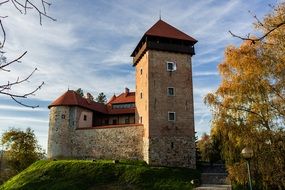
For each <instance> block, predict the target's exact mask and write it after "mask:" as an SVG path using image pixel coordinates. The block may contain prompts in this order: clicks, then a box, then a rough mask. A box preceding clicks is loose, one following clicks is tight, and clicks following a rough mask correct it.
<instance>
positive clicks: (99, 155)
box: [70, 125, 143, 160]
mask: <svg viewBox="0 0 285 190" xmlns="http://www.w3.org/2000/svg"><path fill="white" fill-rule="evenodd" d="M142 139H143V126H142V125H138V126H135V125H133V126H129V125H126V126H120V127H113V128H111V127H103V128H97V129H94V128H93V129H80V130H75V131H74V134H73V135H72V136H71V139H70V141H71V147H72V151H71V155H72V157H79V158H94V159H133V160H142V159H143V155H142V147H143V145H142V143H143V140H142Z"/></svg>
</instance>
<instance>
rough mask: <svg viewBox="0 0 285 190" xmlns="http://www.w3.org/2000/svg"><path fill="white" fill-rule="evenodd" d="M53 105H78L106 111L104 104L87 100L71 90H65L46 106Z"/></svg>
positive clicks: (102, 111)
mask: <svg viewBox="0 0 285 190" xmlns="http://www.w3.org/2000/svg"><path fill="white" fill-rule="evenodd" d="M53 106H80V107H84V108H87V109H90V110H94V111H98V112H101V113H107V108H106V106H105V105H104V104H102V103H98V102H94V101H88V100H87V99H86V98H83V97H81V96H80V95H79V94H77V93H76V92H75V91H73V90H68V91H67V92H65V93H64V94H63V95H62V96H60V97H59V98H57V99H56V100H55V101H53V102H52V103H51V104H50V105H49V106H48V108H51V107H53Z"/></svg>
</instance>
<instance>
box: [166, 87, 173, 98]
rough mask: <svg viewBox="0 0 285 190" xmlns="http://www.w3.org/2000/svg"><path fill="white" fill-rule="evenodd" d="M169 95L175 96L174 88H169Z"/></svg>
mask: <svg viewBox="0 0 285 190" xmlns="http://www.w3.org/2000/svg"><path fill="white" fill-rule="evenodd" d="M167 95H168V96H174V88H173V87H168V88H167Z"/></svg>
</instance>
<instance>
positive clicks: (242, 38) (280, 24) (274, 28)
mask: <svg viewBox="0 0 285 190" xmlns="http://www.w3.org/2000/svg"><path fill="white" fill-rule="evenodd" d="M283 25H285V20H284V21H283V22H281V23H279V24H277V25H276V26H274V27H273V28H272V29H270V30H269V31H268V32H266V33H265V34H264V35H263V36H261V37H259V38H250V37H242V36H239V35H236V34H234V33H232V32H231V31H230V30H229V33H230V34H231V35H232V36H233V37H236V38H239V39H241V40H249V41H252V42H253V43H255V42H257V41H261V40H263V39H264V38H265V37H266V36H268V35H269V34H270V33H272V32H273V31H274V30H276V29H278V28H280V27H281V26H283Z"/></svg>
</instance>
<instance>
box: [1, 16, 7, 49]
mask: <svg viewBox="0 0 285 190" xmlns="http://www.w3.org/2000/svg"><path fill="white" fill-rule="evenodd" d="M0 26H1V30H2V33H3V41H2V42H0V49H2V48H3V47H4V45H5V41H6V32H5V29H4V26H3V24H2V20H1V19H0Z"/></svg>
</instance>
